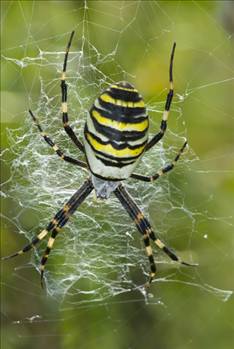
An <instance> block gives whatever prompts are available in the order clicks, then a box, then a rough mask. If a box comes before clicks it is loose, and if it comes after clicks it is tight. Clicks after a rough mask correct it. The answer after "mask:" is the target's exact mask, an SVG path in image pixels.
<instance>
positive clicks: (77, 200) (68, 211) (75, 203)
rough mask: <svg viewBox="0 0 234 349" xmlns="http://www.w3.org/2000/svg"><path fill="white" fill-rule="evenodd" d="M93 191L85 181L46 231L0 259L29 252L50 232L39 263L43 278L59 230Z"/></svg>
mask: <svg viewBox="0 0 234 349" xmlns="http://www.w3.org/2000/svg"><path fill="white" fill-rule="evenodd" d="M92 190H93V184H92V182H91V180H90V179H88V180H86V181H85V182H84V184H83V185H82V186H81V187H80V188H79V189H78V190H77V191H76V192H75V194H73V195H72V197H71V198H70V199H69V200H68V201H67V203H66V204H65V205H64V207H63V208H62V209H61V210H59V211H58V212H57V213H56V215H55V216H54V218H53V219H52V220H51V221H50V222H49V224H48V226H47V227H46V229H44V230H42V231H41V232H40V234H38V235H37V236H35V237H34V238H33V239H32V241H31V242H30V243H29V244H28V245H26V246H25V247H24V248H23V249H22V250H20V251H18V252H16V253H14V254H12V255H10V256H7V257H3V258H2V259H9V258H13V257H16V256H18V255H21V254H23V253H25V252H27V251H30V250H31V249H32V248H33V247H34V246H35V245H36V244H37V243H38V242H40V241H41V240H42V239H44V237H45V236H46V235H47V234H48V233H49V232H50V231H52V234H51V237H50V238H49V240H48V244H47V249H46V251H45V254H44V256H43V258H42V261H41V266H40V270H41V279H42V278H43V273H44V268H45V263H46V261H47V258H48V255H49V252H50V250H51V248H52V246H53V243H54V240H55V237H56V235H57V234H58V232H59V231H60V229H61V228H62V227H63V226H64V225H65V224H66V223H67V221H68V220H69V217H70V216H71V215H72V214H73V213H74V212H75V211H76V209H77V208H78V207H79V206H80V204H81V203H82V202H83V201H84V200H85V199H86V197H87V196H88V195H89V194H90V193H91V191H92Z"/></svg>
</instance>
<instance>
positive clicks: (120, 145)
mask: <svg viewBox="0 0 234 349" xmlns="http://www.w3.org/2000/svg"><path fill="white" fill-rule="evenodd" d="M84 133H89V134H90V135H91V137H92V138H94V139H95V140H96V141H97V142H98V143H100V144H102V145H108V144H110V145H112V147H113V148H115V149H117V150H122V149H125V148H129V149H132V150H134V149H138V148H140V147H142V146H144V145H145V144H146V143H147V140H145V141H144V142H142V143H139V144H136V145H131V144H129V143H128V142H124V143H123V142H122V143H116V142H113V141H111V140H108V141H106V142H105V141H103V140H102V139H101V138H99V137H98V136H96V135H95V134H94V133H92V132H90V131H89V129H88V125H87V124H85V128H84Z"/></svg>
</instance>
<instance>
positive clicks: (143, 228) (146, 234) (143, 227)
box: [114, 184, 195, 283]
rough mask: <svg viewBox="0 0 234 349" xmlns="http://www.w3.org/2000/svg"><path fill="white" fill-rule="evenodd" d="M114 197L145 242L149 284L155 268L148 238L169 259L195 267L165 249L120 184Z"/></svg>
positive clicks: (167, 248) (168, 249)
mask: <svg viewBox="0 0 234 349" xmlns="http://www.w3.org/2000/svg"><path fill="white" fill-rule="evenodd" d="M114 193H115V195H116V197H117V198H118V199H119V201H120V202H121V204H122V205H123V207H124V208H125V209H126V211H127V212H128V214H129V216H130V217H131V218H132V219H133V220H134V223H135V224H136V227H137V229H138V230H139V232H140V233H141V234H142V235H143V239H144V241H146V242H145V246H146V249H147V251H146V252H147V255H148V258H149V261H150V265H151V274H150V279H149V283H151V282H152V280H153V278H154V276H155V272H156V267H155V264H154V260H153V254H152V249H151V247H150V245H148V243H149V242H148V238H150V239H151V240H152V241H153V242H154V243H155V244H156V246H157V247H158V248H160V249H161V250H162V251H163V252H164V253H166V254H167V255H168V257H169V258H170V259H172V260H173V261H177V262H179V263H180V264H184V265H187V266H195V264H190V263H187V262H184V261H183V260H181V258H180V257H178V256H177V255H176V254H175V253H174V252H173V251H172V250H171V249H170V248H169V247H167V246H166V245H165V244H164V243H163V242H162V241H161V240H160V239H159V238H158V237H157V236H156V235H155V233H154V231H153V230H152V227H151V225H150V223H149V221H148V220H147V219H146V218H145V217H144V215H143V213H142V211H141V210H140V208H139V207H138V206H137V205H136V203H135V202H134V201H133V199H132V198H131V196H130V195H129V193H128V192H127V190H126V189H125V188H124V186H123V185H122V184H120V185H119V186H118V188H117V189H115V191H114Z"/></svg>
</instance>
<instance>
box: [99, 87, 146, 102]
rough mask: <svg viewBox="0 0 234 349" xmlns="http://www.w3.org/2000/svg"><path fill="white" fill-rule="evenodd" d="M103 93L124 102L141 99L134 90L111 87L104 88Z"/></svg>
mask: <svg viewBox="0 0 234 349" xmlns="http://www.w3.org/2000/svg"><path fill="white" fill-rule="evenodd" d="M104 93H106V94H108V95H109V96H110V97H112V98H114V99H121V100H122V101H125V102H139V101H141V100H142V98H141V96H140V95H139V93H138V92H136V91H126V90H121V89H118V88H113V87H111V89H110V90H106V91H104Z"/></svg>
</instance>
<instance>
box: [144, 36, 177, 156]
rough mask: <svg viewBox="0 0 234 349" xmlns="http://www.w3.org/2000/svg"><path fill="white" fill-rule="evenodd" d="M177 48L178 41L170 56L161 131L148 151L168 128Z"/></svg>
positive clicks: (153, 139)
mask: <svg viewBox="0 0 234 349" xmlns="http://www.w3.org/2000/svg"><path fill="white" fill-rule="evenodd" d="M175 48H176V43H175V42H174V44H173V47H172V51H171V58H170V67H169V81H170V89H169V92H168V94H167V99H166V104H165V109H164V112H163V117H162V121H161V126H160V131H159V132H158V133H157V134H156V135H155V136H154V137H153V138H152V139H151V140H150V141H149V142H148V144H147V145H146V149H145V150H146V151H147V150H149V149H151V148H152V147H153V146H154V145H155V144H156V143H158V142H159V141H160V139H161V138H162V137H163V136H164V134H165V132H166V129H167V119H168V116H169V112H170V107H171V102H172V99H173V94H174V85H173V60H174V54H175Z"/></svg>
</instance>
